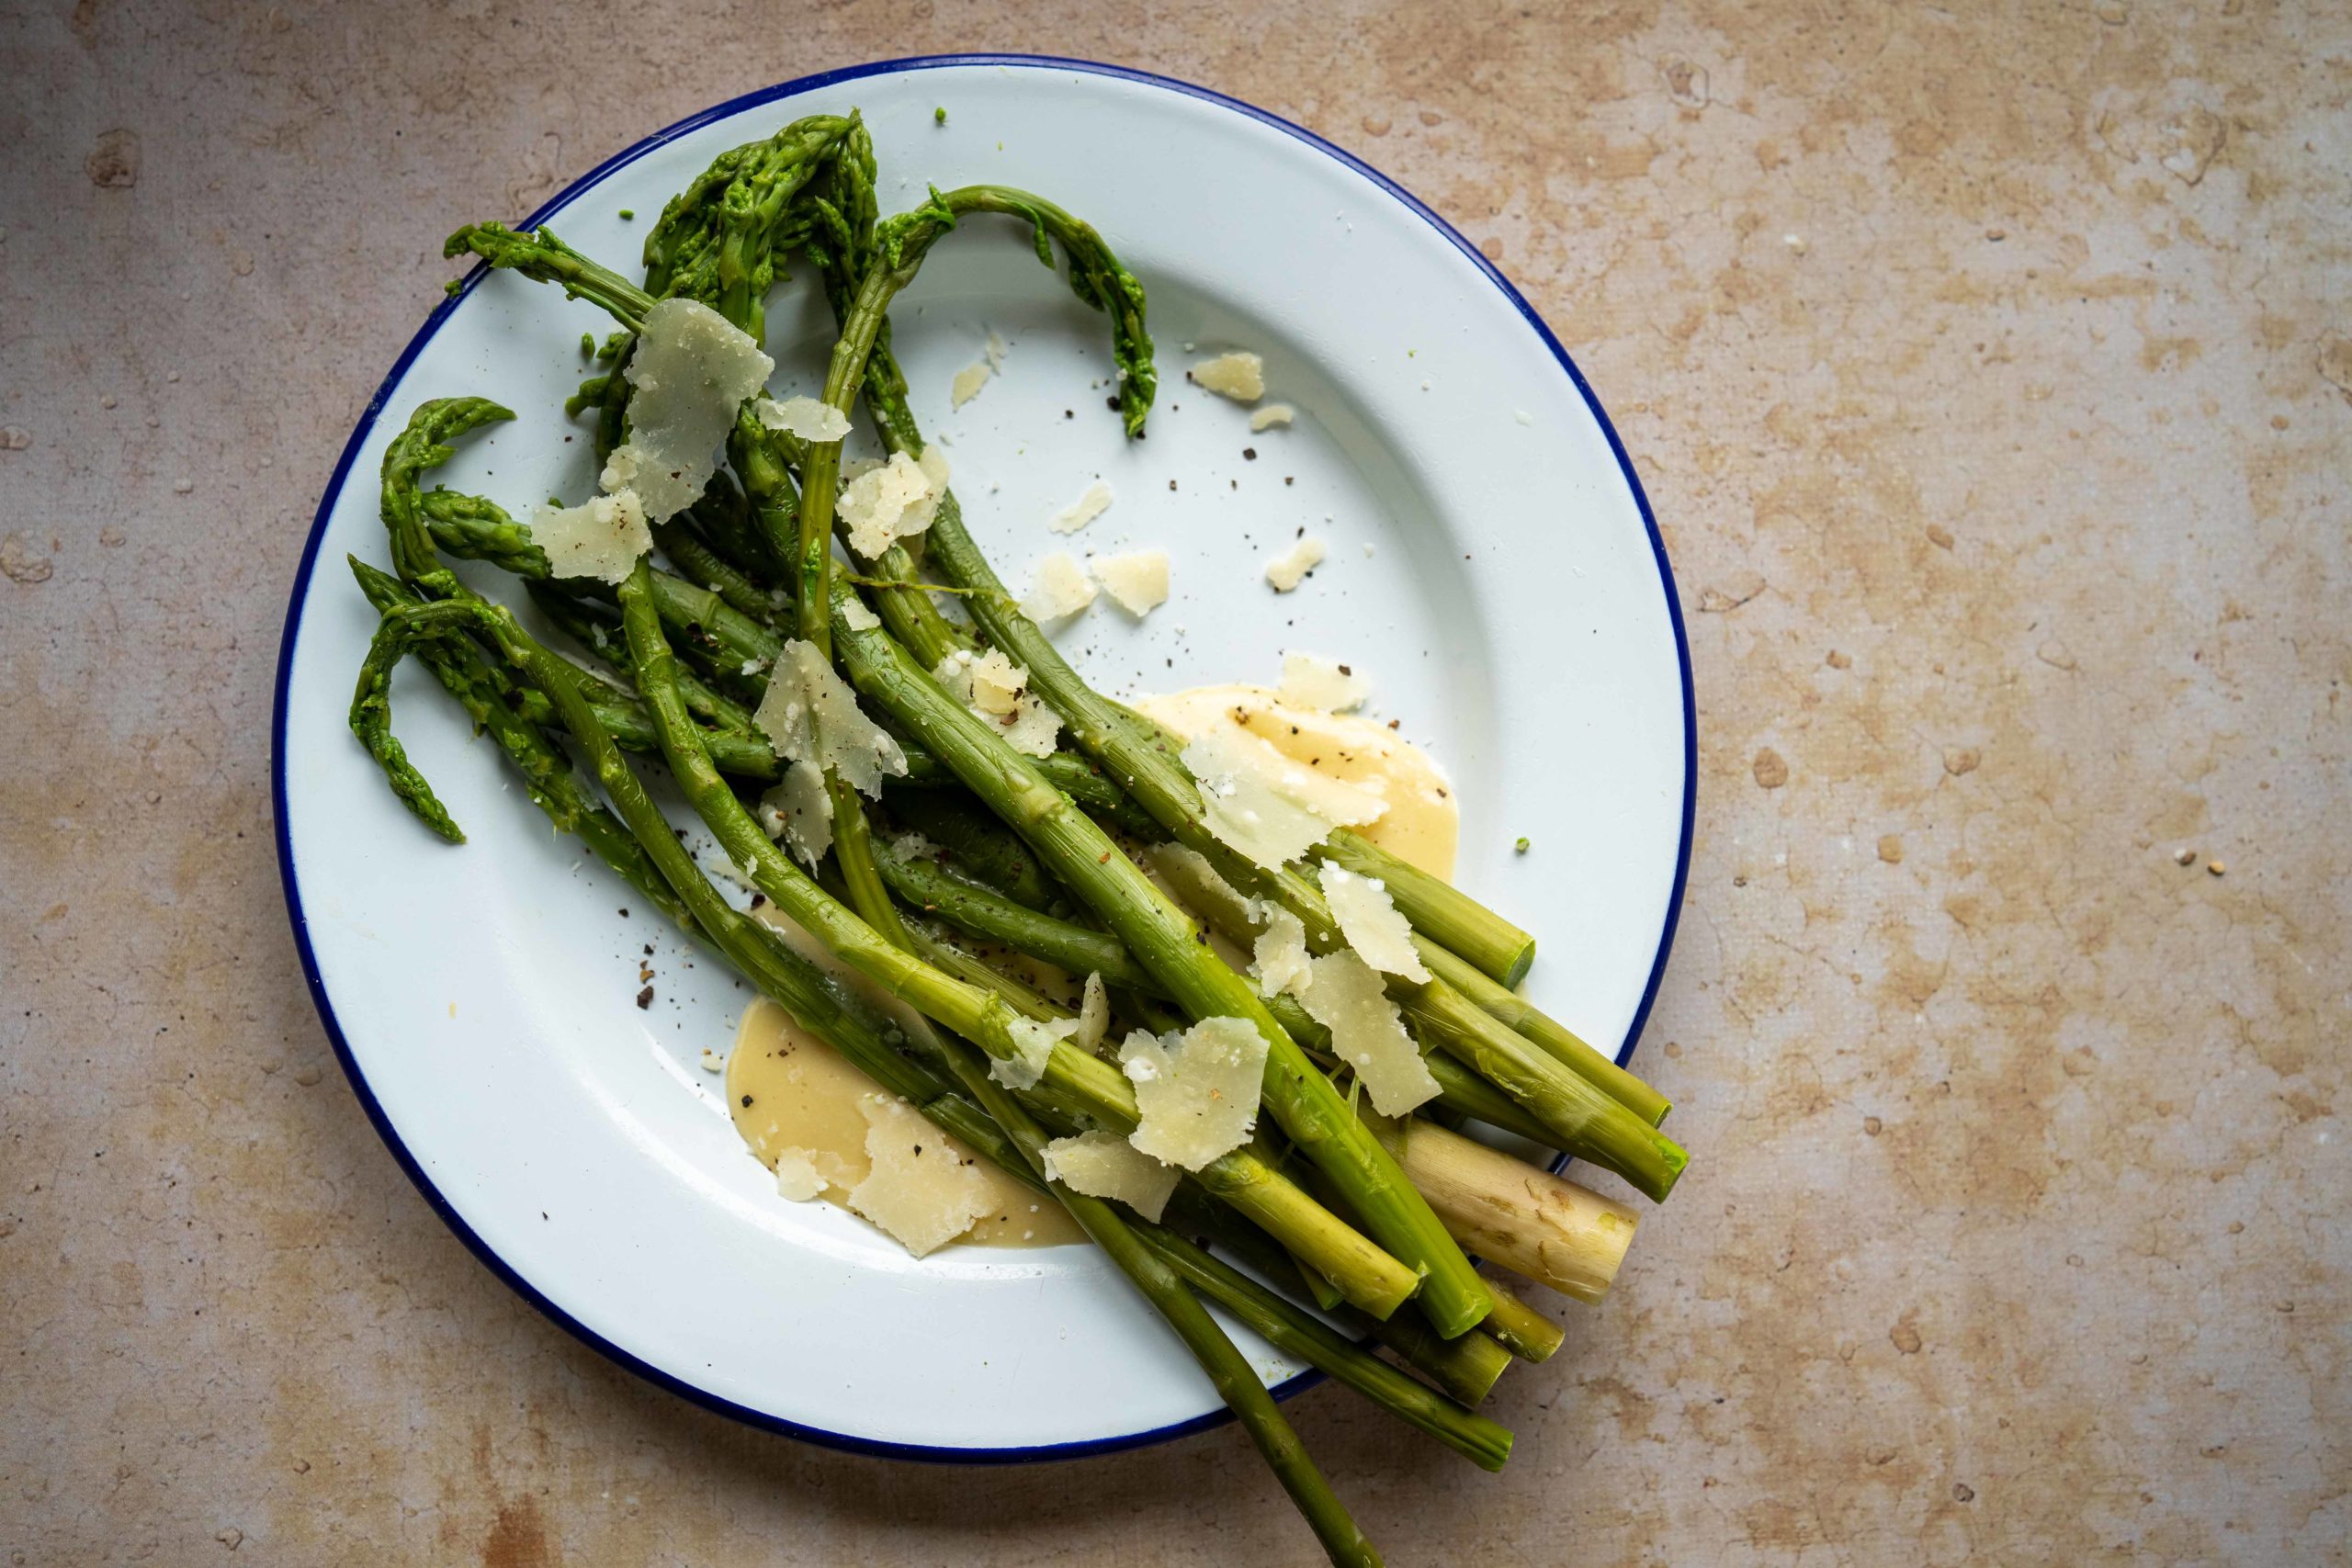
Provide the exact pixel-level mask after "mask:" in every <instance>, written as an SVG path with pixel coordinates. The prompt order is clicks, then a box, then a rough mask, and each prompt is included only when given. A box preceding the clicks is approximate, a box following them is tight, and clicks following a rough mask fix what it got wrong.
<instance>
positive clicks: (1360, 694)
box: [1277, 653, 1372, 713]
mask: <svg viewBox="0 0 2352 1568" xmlns="http://www.w3.org/2000/svg"><path fill="white" fill-rule="evenodd" d="M1277 690H1278V691H1279V693H1280V694H1281V696H1282V699H1283V701H1284V702H1286V703H1296V704H1298V705H1300V706H1302V707H1310V708H1320V709H1322V710H1323V711H1324V712H1325V713H1346V712H1348V711H1349V710H1350V709H1351V708H1360V707H1362V706H1363V700H1364V698H1366V697H1368V696H1370V695H1372V682H1369V681H1366V680H1365V679H1364V678H1363V676H1361V675H1358V674H1357V673H1356V672H1355V671H1354V670H1352V669H1351V668H1350V667H1349V666H1348V665H1345V664H1342V663H1340V661H1339V660H1336V659H1326V658H1324V657H1323V656H1322V655H1321V654H1319V653H1285V654H1283V682H1282V685H1281V686H1280V687H1279V688H1277Z"/></svg>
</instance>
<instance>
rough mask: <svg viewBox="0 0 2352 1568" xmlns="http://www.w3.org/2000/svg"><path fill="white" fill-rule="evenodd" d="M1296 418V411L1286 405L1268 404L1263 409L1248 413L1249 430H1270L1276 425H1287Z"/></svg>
mask: <svg viewBox="0 0 2352 1568" xmlns="http://www.w3.org/2000/svg"><path fill="white" fill-rule="evenodd" d="M1297 417H1298V411H1297V410H1296V409H1294V408H1292V407H1291V406H1290V405H1289V404H1288V403H1268V404H1267V405H1266V406H1265V407H1264V408H1261V409H1252V410H1250V429H1251V430H1253V431H1257V430H1272V428H1273V427H1274V426H1276V425H1278V424H1288V423H1290V422H1291V421H1292V420H1294V419H1295V418H1297Z"/></svg>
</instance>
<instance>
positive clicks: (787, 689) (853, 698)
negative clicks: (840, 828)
mask: <svg viewBox="0 0 2352 1568" xmlns="http://www.w3.org/2000/svg"><path fill="white" fill-rule="evenodd" d="M752 723H753V724H755V725H757V726H758V727H759V728H760V729H761V731H762V732H763V734H765V735H766V736H767V738H768V743H769V744H770V745H772V746H774V747H775V754H776V755H777V756H779V757H781V758H783V759H784V760H785V761H787V762H813V763H815V764H817V765H818V766H819V767H820V768H828V769H831V771H832V772H834V773H839V774H840V775H841V776H842V778H843V779H844V780H846V781H847V782H848V783H849V784H852V785H853V786H854V787H855V788H856V789H858V790H859V791H860V792H862V793H863V794H865V795H874V796H877V797H878V796H879V795H881V793H882V779H883V776H884V775H885V774H889V775H892V776H897V777H903V776H904V775H905V773H906V771H907V754H906V752H904V751H903V750H899V743H898V742H897V741H896V740H894V739H891V738H890V734H889V732H888V730H886V729H884V728H882V727H881V726H880V725H878V724H876V723H875V722H874V721H873V720H872V719H870V718H868V717H866V716H865V713H864V712H863V711H862V710H860V709H859V707H858V705H857V695H856V694H855V693H854V692H852V691H851V690H850V689H849V683H848V682H845V681H843V680H842V678H841V677H840V676H839V675H838V674H836V673H834V671H833V667H832V665H831V663H830V662H829V661H828V660H826V658H825V656H824V655H823V654H821V653H820V652H818V651H817V648H816V645H815V644H813V643H810V642H808V641H806V640H804V639H802V638H800V637H795V638H793V639H792V640H791V641H790V642H787V643H786V644H785V645H784V652H783V653H782V655H780V656H779V657H778V658H777V660H776V661H775V671H774V672H773V673H772V674H770V676H769V677H768V689H767V693H766V694H765V695H763V697H761V699H760V705H759V709H758V711H757V712H755V713H753V714H752Z"/></svg>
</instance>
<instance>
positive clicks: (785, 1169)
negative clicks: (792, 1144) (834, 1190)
mask: <svg viewBox="0 0 2352 1568" xmlns="http://www.w3.org/2000/svg"><path fill="white" fill-rule="evenodd" d="M831 1185H832V1183H831V1182H829V1181H827V1180H826V1179H824V1178H823V1177H822V1176H821V1175H820V1174H818V1171H817V1156H815V1155H814V1154H812V1153H810V1152H809V1150H807V1149H802V1148H785V1149H778V1150H777V1151H776V1154H775V1190H777V1191H778V1192H779V1193H781V1194H783V1195H784V1196H785V1197H786V1198H789V1199H791V1200H792V1201H794V1202H796V1203H809V1202H813V1201H816V1199H817V1198H818V1197H819V1196H820V1194H821V1193H823V1191H824V1190H825V1189H826V1188H828V1187H830V1186H831Z"/></svg>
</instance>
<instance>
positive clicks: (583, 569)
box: [531, 490, 653, 582]
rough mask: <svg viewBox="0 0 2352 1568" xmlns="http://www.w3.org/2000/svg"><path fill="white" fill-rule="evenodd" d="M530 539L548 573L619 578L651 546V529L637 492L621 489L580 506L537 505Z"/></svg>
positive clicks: (603, 579) (626, 574)
mask: <svg viewBox="0 0 2352 1568" xmlns="http://www.w3.org/2000/svg"><path fill="white" fill-rule="evenodd" d="M531 542H532V543H533V544H535V545H537V546H538V547H539V548H540V549H541V550H542V551H543V552H545V553H546V555H547V558H548V574H549V575H550V576H554V577H593V578H594V579H596V580H597V581H599V582H619V581H621V580H622V579H624V578H626V577H628V574H629V570H630V569H631V568H633V567H635V566H636V565H637V560H638V558H639V556H642V555H643V554H645V552H646V551H648V550H650V549H651V548H652V547H653V531H652V530H651V529H650V528H649V527H647V526H646V521H645V507H644V506H643V504H641V503H640V502H639V500H638V496H637V492H636V491H633V490H622V491H616V492H615V493H613V494H611V495H600V496H598V497H596V498H595V499H594V501H591V502H586V503H584V504H582V505H580V506H541V507H540V508H539V509H538V510H537V512H534V513H532V514H531Z"/></svg>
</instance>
